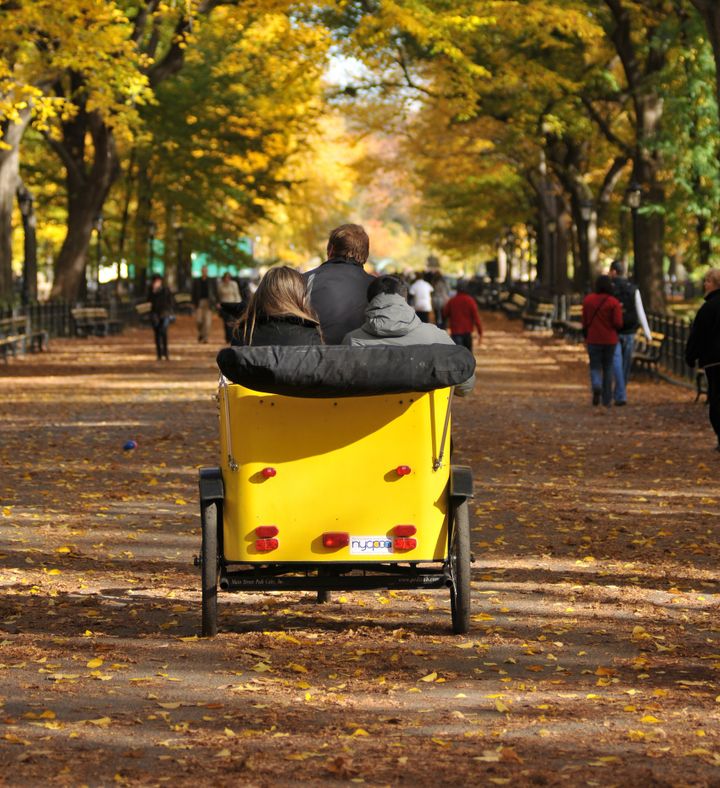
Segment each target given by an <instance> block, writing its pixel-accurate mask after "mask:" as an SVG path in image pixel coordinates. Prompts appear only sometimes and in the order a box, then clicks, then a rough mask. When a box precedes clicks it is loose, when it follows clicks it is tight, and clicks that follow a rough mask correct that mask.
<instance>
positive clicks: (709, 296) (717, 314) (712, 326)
mask: <svg viewBox="0 0 720 788" xmlns="http://www.w3.org/2000/svg"><path fill="white" fill-rule="evenodd" d="M703 287H704V289H705V303H704V304H703V305H702V306H701V307H700V309H698V313H697V315H695V320H693V324H692V326H691V327H690V335H689V336H688V340H687V344H686V345H685V361H686V362H687V364H688V366H690V367H694V366H695V364H696V363H697V364H698V366H699V367H701V368H702V369H704V370H705V377H706V378H707V383H708V405H709V406H710V424H711V426H712V428H713V430H714V431H715V435H716V437H717V447H716V448H717V450H718V451H720V269H719V268H711V269H710V270H709V271H708V272H707V273H706V274H705V279H704V280H703Z"/></svg>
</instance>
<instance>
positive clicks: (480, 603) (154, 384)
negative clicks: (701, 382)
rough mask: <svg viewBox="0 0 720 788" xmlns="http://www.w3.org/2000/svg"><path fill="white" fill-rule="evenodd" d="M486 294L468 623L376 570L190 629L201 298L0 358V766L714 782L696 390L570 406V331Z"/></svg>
mask: <svg viewBox="0 0 720 788" xmlns="http://www.w3.org/2000/svg"><path fill="white" fill-rule="evenodd" d="M486 320H487V325H488V331H487V339H486V343H485V345H484V346H483V348H482V349H481V351H480V352H479V354H478V355H479V374H478V378H479V391H478V393H477V394H476V395H475V396H474V397H473V398H472V399H471V400H469V401H463V402H459V403H458V407H457V409H456V449H457V451H458V452H459V454H460V455H461V456H462V457H463V458H464V459H465V460H466V461H467V462H469V463H470V464H471V465H472V466H473V469H474V473H475V479H476V488H477V496H476V499H475V508H476V511H475V514H474V519H473V523H472V525H473V539H474V552H475V557H476V562H475V564H474V590H475V597H474V601H475V610H474V628H473V631H472V633H471V635H470V636H469V637H466V638H456V637H453V636H452V635H450V634H449V619H450V616H449V600H448V596H447V593H441V592H431V593H399V592H398V593H352V594H350V593H348V594H342V595H336V598H335V600H334V601H333V602H332V603H331V604H330V605H327V606H322V607H318V606H316V605H315V604H313V602H312V600H311V597H310V595H303V594H266V595H235V596H229V595H226V596H224V597H222V598H221V608H220V621H221V634H220V635H219V636H218V637H217V638H216V639H214V640H200V639H197V632H198V626H199V593H198V576H197V570H195V569H194V568H193V566H192V557H193V555H194V554H196V553H197V552H198V539H199V517H198V514H197V502H196V474H197V471H196V468H197V467H198V466H201V465H210V464H214V463H215V461H216V458H215V454H216V451H217V442H216V432H217V430H216V406H215V403H214V401H213V400H212V396H213V394H214V388H215V378H216V372H215V366H214V360H213V359H214V352H215V348H217V347H218V346H219V343H220V338H221V337H220V328H219V326H216V332H217V333H216V335H215V337H214V339H215V340H216V342H215V344H213V345H197V344H195V343H194V341H193V338H192V328H191V326H190V323H189V320H185V321H181V322H179V323H178V324H176V326H174V327H173V329H172V335H171V355H173V356H174V358H173V360H172V361H171V362H169V363H166V364H160V363H157V362H155V361H154V358H153V354H152V353H151V350H152V349H151V341H150V337H149V336H148V334H147V332H142V331H135V330H132V331H127V332H126V333H125V334H124V335H123V336H121V337H112V338H109V339H90V340H87V341H80V340H75V341H56V342H54V343H53V345H52V352H51V353H50V354H49V355H43V356H31V357H27V358H26V359H23V360H20V361H17V362H11V363H10V364H9V365H8V366H6V367H2V368H0V394H1V396H0V417H1V420H0V459H1V460H2V475H1V477H0V497H1V500H0V515H1V516H0V584H1V585H2V594H1V595H0V646H1V648H0V782H3V783H4V784H8V785H40V784H47V783H50V784H71V785H79V784H89V785H111V784H121V785H122V784H127V785H152V784H162V783H165V782H172V783H173V784H178V785H190V784H200V785H204V784H214V785H235V784H248V785H261V786H270V785H278V784H281V785H285V784H287V785H289V784H291V783H294V782H296V781H299V780H300V781H303V780H304V781H310V782H313V783H315V784H326V783H328V784H329V783H334V782H347V781H355V782H366V783H371V784H378V785H382V784H395V783H400V782H406V783H408V784H412V785H438V784H446V783H452V784H458V785H459V784H463V783H467V784H478V785H505V784H507V785H510V784H512V785H580V784H587V785H603V786H606V785H623V786H626V785H633V786H648V785H668V786H669V785H673V786H675V785H698V786H710V785H720V725H719V724H718V721H719V720H718V717H719V714H718V712H720V685H719V682H718V671H720V642H719V641H720V620H719V617H718V601H719V600H720V572H719V571H718V558H719V557H720V544H719V542H720V533H719V530H720V529H719V527H718V520H717V511H718V501H719V500H720V492H719V491H718V471H719V470H720V455H717V454H716V453H715V452H713V451H711V448H712V439H711V433H710V428H709V426H708V425H707V423H706V419H707V415H706V412H705V410H704V408H703V406H702V405H695V404H693V402H692V399H693V396H692V394H691V393H690V392H688V391H686V390H684V389H680V388H675V387H672V386H669V385H666V384H661V385H657V384H652V383H646V382H644V383H636V384H632V386H631V389H630V392H629V393H630V404H629V405H628V407H626V408H617V409H611V410H609V411H606V410H605V409H603V408H594V409H593V408H591V407H590V405H589V393H588V390H587V389H588V387H587V382H586V376H587V372H586V368H585V360H584V358H583V355H582V351H581V349H579V348H577V347H572V346H568V345H565V344H563V343H560V342H555V341H552V340H549V339H547V338H541V337H529V336H527V335H522V333H521V332H520V329H519V327H518V326H517V325H516V324H514V323H506V322H505V321H504V320H503V319H501V318H499V317H495V316H488V317H487V318H486ZM128 439H134V440H136V441H137V442H138V448H137V449H136V450H135V451H131V452H124V451H123V444H124V443H125V441H127V440H128Z"/></svg>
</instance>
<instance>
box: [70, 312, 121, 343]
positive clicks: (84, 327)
mask: <svg viewBox="0 0 720 788" xmlns="http://www.w3.org/2000/svg"><path fill="white" fill-rule="evenodd" d="M70 314H71V315H72V319H73V322H74V324H75V336H78V337H89V336H96V337H105V336H108V334H119V333H120V332H121V331H122V321H120V320H111V319H110V314H109V313H108V310H107V309H105V307H100V306H91V307H87V306H83V307H75V309H72V310H71V312H70Z"/></svg>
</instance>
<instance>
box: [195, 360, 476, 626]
mask: <svg viewBox="0 0 720 788" xmlns="http://www.w3.org/2000/svg"><path fill="white" fill-rule="evenodd" d="M218 364H219V366H220V369H221V371H222V373H223V374H222V375H221V381H220V388H219V405H220V408H219V411H220V451H221V458H222V459H221V465H220V466H219V467H214V468H203V469H201V470H200V510H201V522H202V548H201V555H200V559H199V562H198V563H199V564H200V566H201V569H202V571H201V574H202V633H203V635H206V636H212V635H215V634H216V633H217V618H218V612H217V594H218V587H219V588H220V590H222V591H271V590H273V591H274V590H293V591H297V590H302V591H315V592H317V595H318V601H320V602H322V601H327V599H328V598H329V594H330V592H331V591H333V590H343V591H350V590H362V589H417V588H422V589H429V588H440V587H447V588H449V590H450V600H451V610H452V626H453V631H454V632H455V633H458V634H461V633H465V632H467V631H468V628H469V623H470V562H471V556H470V532H469V519H468V504H467V499H468V498H469V497H471V496H472V474H471V470H470V468H468V467H464V466H454V465H452V466H451V465H450V463H449V461H448V459H447V458H448V457H449V455H450V446H449V444H450V428H451V423H450V422H451V419H450V411H451V403H452V392H453V388H452V387H453V386H454V385H456V384H458V383H460V382H462V381H464V380H467V379H468V378H469V377H470V376H471V375H472V373H473V370H474V359H473V358H472V355H471V354H470V353H469V352H468V351H467V350H465V349H464V348H461V347H454V346H446V345H429V346H419V345H418V346H412V347H402V348H401V347H388V346H383V347H378V348H372V349H368V348H352V347H337V346H325V347H252V348H227V349H224V350H222V351H220V354H219V355H218Z"/></svg>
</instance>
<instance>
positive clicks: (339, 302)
mask: <svg viewBox="0 0 720 788" xmlns="http://www.w3.org/2000/svg"><path fill="white" fill-rule="evenodd" d="M369 252H370V239H369V238H368V236H367V233H366V232H365V230H364V229H363V228H362V227H361V226H360V225H359V224H343V225H340V227H336V228H335V229H334V230H333V231H332V232H331V233H330V238H329V239H328V245H327V256H328V259H327V260H326V261H325V262H324V263H323V264H322V265H320V266H318V267H317V268H314V269H313V270H312V271H308V272H307V273H306V274H305V281H306V282H307V290H308V293H309V294H310V304H311V305H312V308H313V309H314V310H315V312H316V313H317V316H318V318H319V319H320V327H321V328H322V332H323V337H324V340H325V342H326V344H328V345H339V344H340V343H341V342H342V340H343V337H344V336H345V334H347V333H348V332H350V331H354V330H355V329H356V328H360V326H361V325H362V324H363V323H364V322H365V308H366V307H367V298H366V293H367V289H368V286H369V285H370V282H372V280H373V279H374V277H373V276H372V275H371V274H368V273H367V272H366V271H365V270H364V268H363V266H364V265H365V263H366V262H367V259H368V254H369Z"/></svg>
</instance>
